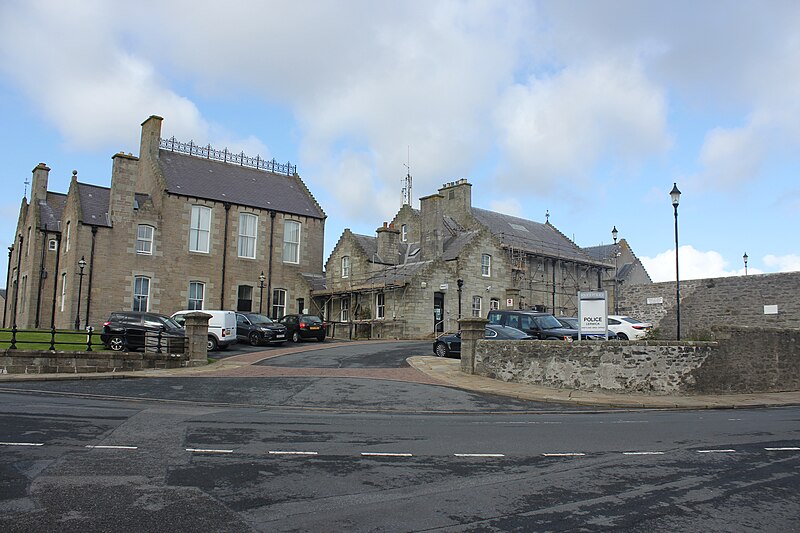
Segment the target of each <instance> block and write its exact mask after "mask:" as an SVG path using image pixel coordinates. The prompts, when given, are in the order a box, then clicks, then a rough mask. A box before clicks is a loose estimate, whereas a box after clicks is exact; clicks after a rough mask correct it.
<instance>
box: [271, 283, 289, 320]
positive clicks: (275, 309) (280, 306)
mask: <svg viewBox="0 0 800 533" xmlns="http://www.w3.org/2000/svg"><path fill="white" fill-rule="evenodd" d="M285 314H286V290H285V289H275V290H274V291H272V318H281V317H282V316H284V315H285Z"/></svg>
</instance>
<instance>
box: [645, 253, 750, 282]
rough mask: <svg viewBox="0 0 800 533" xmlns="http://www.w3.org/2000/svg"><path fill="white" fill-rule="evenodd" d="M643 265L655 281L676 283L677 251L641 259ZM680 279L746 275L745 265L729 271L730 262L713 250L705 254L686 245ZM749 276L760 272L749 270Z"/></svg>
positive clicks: (680, 260)
mask: <svg viewBox="0 0 800 533" xmlns="http://www.w3.org/2000/svg"><path fill="white" fill-rule="evenodd" d="M640 259H641V261H642V264H643V265H644V268H645V269H646V270H647V273H648V274H650V278H651V279H652V280H653V281H656V282H658V281H675V249H674V248H673V249H672V250H667V251H666V252H662V253H660V254H658V255H656V256H655V257H652V258H651V257H641V258H640ZM678 260H679V262H680V264H679V267H680V279H681V280H686V279H704V278H722V277H727V276H742V275H744V263H742V266H741V268H738V269H733V270H729V269H728V261H727V260H725V258H724V257H723V256H722V254H720V253H719V252H715V251H713V250H709V251H707V252H703V251H700V250H696V249H695V248H694V247H693V246H690V245H684V246H681V247H680V248H679V257H678ZM747 272H748V274H759V273H761V271H760V270H757V269H753V268H748V270H747Z"/></svg>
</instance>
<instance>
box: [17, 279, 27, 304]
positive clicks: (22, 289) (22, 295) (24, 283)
mask: <svg viewBox="0 0 800 533" xmlns="http://www.w3.org/2000/svg"><path fill="white" fill-rule="evenodd" d="M27 288H28V276H22V286H21V287H20V291H19V292H20V294H19V305H20V307H22V308H24V307H25V293H26V292H27Z"/></svg>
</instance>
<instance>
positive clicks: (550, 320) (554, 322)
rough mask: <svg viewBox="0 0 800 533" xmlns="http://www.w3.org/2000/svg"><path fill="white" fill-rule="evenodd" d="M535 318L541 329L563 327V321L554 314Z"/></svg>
mask: <svg viewBox="0 0 800 533" xmlns="http://www.w3.org/2000/svg"><path fill="white" fill-rule="evenodd" d="M534 320H536V323H537V324H538V325H539V328H540V329H556V328H561V327H563V326H562V325H561V322H559V321H558V319H556V317H554V316H553V315H543V316H537V317H536V318H535V319H534Z"/></svg>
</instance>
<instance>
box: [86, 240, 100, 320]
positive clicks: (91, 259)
mask: <svg viewBox="0 0 800 533" xmlns="http://www.w3.org/2000/svg"><path fill="white" fill-rule="evenodd" d="M96 240H97V226H92V250H91V251H90V252H89V287H88V288H87V289H86V323H85V324H84V325H83V328H84V329H86V328H88V327H89V312H90V311H91V310H92V274H93V273H94V244H95V241H96Z"/></svg>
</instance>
